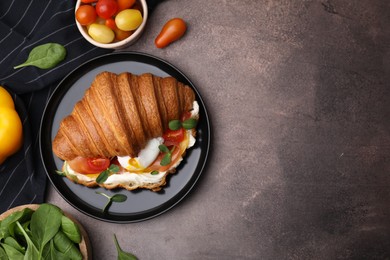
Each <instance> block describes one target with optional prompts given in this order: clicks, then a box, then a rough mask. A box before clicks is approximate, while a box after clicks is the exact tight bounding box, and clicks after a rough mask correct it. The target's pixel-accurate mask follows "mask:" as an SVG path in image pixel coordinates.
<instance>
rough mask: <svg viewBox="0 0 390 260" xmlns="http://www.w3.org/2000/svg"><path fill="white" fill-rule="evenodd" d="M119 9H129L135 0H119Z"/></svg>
mask: <svg viewBox="0 0 390 260" xmlns="http://www.w3.org/2000/svg"><path fill="white" fill-rule="evenodd" d="M117 3H118V11H122V10H125V9H129V8H130V7H132V6H133V4H134V3H135V0H117Z"/></svg>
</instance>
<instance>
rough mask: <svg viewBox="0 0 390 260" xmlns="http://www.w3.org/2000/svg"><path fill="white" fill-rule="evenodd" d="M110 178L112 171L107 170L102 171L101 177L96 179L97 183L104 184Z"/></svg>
mask: <svg viewBox="0 0 390 260" xmlns="http://www.w3.org/2000/svg"><path fill="white" fill-rule="evenodd" d="M109 176H110V171H109V170H105V171H102V172H101V173H100V174H99V176H98V177H97V178H96V182H97V183H99V184H100V183H103V182H105V181H106V180H107V179H108V177H109Z"/></svg>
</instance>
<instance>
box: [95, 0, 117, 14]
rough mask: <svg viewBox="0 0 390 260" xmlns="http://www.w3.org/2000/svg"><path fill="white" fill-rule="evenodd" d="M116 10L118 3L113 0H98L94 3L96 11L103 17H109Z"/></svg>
mask: <svg viewBox="0 0 390 260" xmlns="http://www.w3.org/2000/svg"><path fill="white" fill-rule="evenodd" d="M117 10H118V4H117V2H116V1H115V0H99V1H98V2H97V3H96V13H97V15H98V16H100V17H101V18H104V19H109V18H111V17H112V16H114V14H115V13H116V12H117Z"/></svg>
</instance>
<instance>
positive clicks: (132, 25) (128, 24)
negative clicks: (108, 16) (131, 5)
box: [115, 9, 142, 31]
mask: <svg viewBox="0 0 390 260" xmlns="http://www.w3.org/2000/svg"><path fill="white" fill-rule="evenodd" d="M115 23H116V26H117V27H118V28H119V29H121V30H122V31H133V30H135V29H137V28H138V27H139V26H140V25H141V23H142V14H141V12H140V11H139V10H136V9H125V10H123V11H120V12H119V13H118V14H117V15H116V16H115Z"/></svg>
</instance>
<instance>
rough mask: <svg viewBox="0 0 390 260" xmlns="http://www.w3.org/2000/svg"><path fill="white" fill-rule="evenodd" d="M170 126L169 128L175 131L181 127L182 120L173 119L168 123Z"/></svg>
mask: <svg viewBox="0 0 390 260" xmlns="http://www.w3.org/2000/svg"><path fill="white" fill-rule="evenodd" d="M168 127H169V129H171V130H173V131H176V130H179V129H180V128H181V122H180V120H177V119H175V120H171V121H169V123H168Z"/></svg>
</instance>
